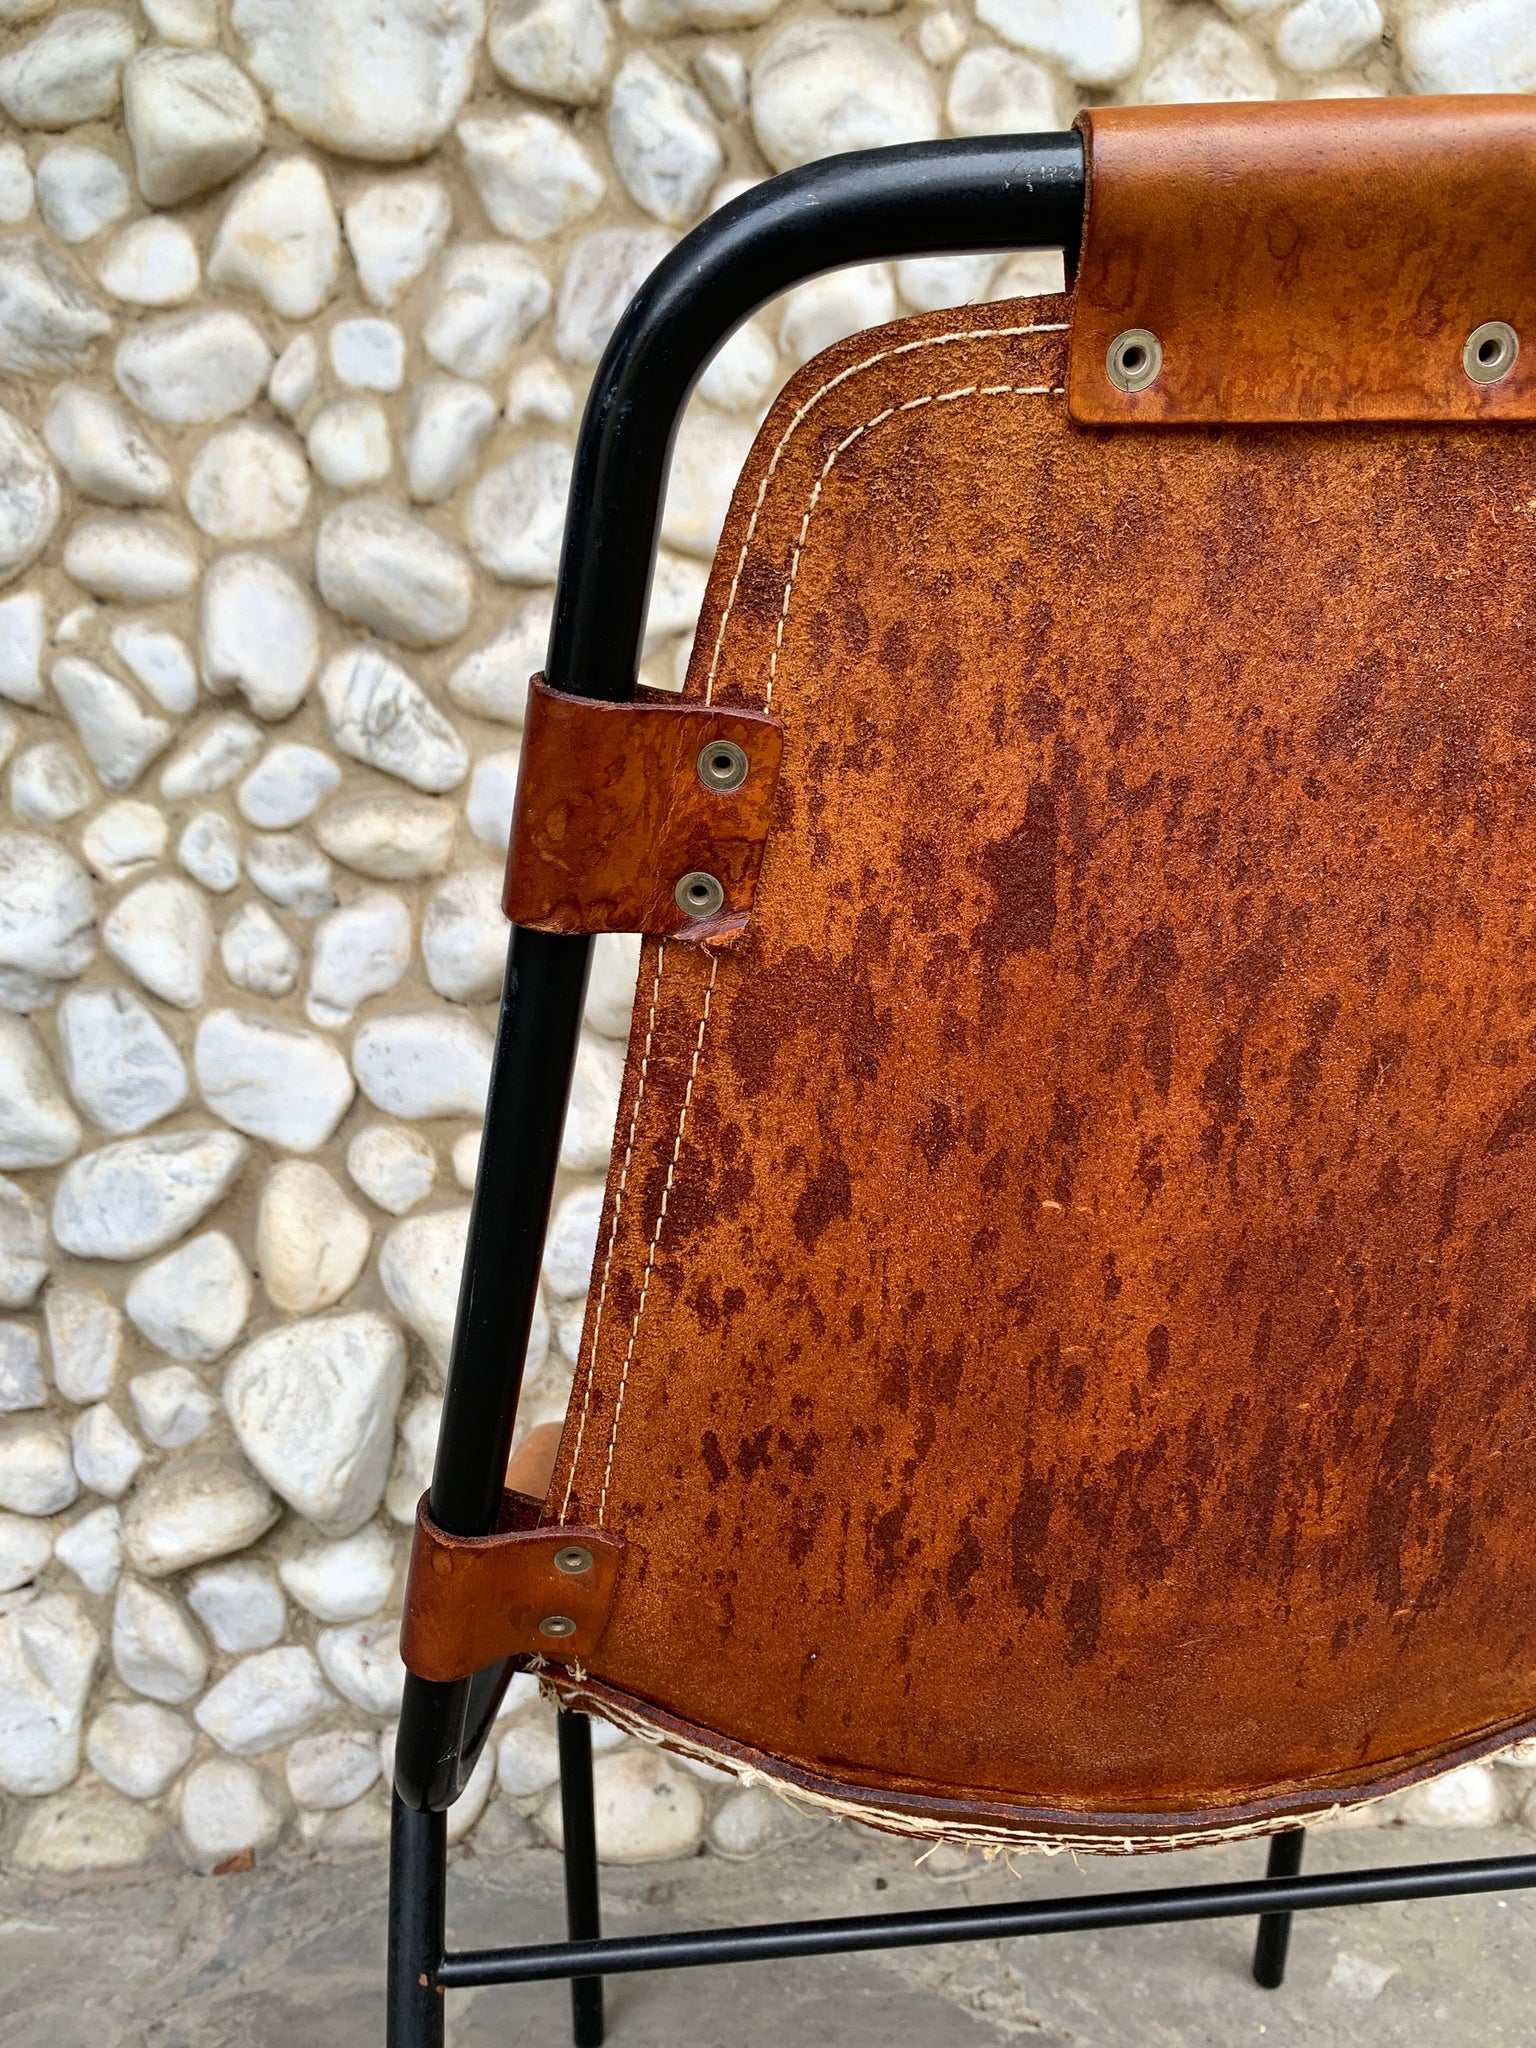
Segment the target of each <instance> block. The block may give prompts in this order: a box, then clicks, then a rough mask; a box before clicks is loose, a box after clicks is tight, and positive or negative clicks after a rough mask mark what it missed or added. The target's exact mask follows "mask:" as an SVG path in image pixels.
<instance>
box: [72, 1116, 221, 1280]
mask: <svg viewBox="0 0 1536 2048" xmlns="http://www.w3.org/2000/svg"><path fill="white" fill-rule="evenodd" d="M248 1150H249V1147H248V1146H247V1145H246V1143H245V1140H244V1139H243V1138H237V1137H236V1136H235V1135H234V1133H233V1132H232V1131H175V1132H171V1133H168V1134H167V1135H165V1136H163V1137H154V1138H126V1139H123V1140H122V1141H121V1142H120V1143H118V1144H115V1145H106V1146H103V1147H102V1149H101V1150H100V1151H99V1152H90V1153H87V1154H86V1156H85V1157H84V1158H83V1159H77V1160H75V1161H74V1162H73V1164H72V1165H70V1166H68V1167H66V1168H65V1171H64V1177H63V1179H62V1180H61V1181H60V1182H59V1186H58V1191H57V1193H56V1194H55V1196H54V1201H53V1234H54V1236H55V1237H56V1238H57V1239H58V1242H59V1244H60V1246H61V1248H62V1249H63V1250H64V1251H66V1252H72V1253H73V1254H74V1255H75V1257H76V1258H82V1259H142V1258H147V1257H148V1256H149V1255H150V1254H151V1253H152V1252H158V1251H163V1250H164V1249H165V1247H166V1246H167V1245H170V1244H174V1243H175V1242H176V1240H177V1239H178V1238H179V1237H184V1236H185V1235H186V1233H187V1232H188V1231H189V1230H190V1229H191V1228H192V1227H193V1225H194V1224H195V1223H197V1222H198V1221H200V1219H201V1218H202V1217H203V1216H204V1215H205V1214H206V1213H207V1211H208V1210H209V1209H211V1208H212V1207H213V1205H214V1203H215V1202H217V1201H218V1200H219V1199H220V1198H221V1197H222V1196H223V1195H224V1194H225V1193H226V1191H227V1190H228V1188H229V1184H230V1182H231V1181H232V1180H233V1179H234V1177H235V1174H236V1173H237V1172H238V1171H239V1168H240V1166H241V1164H242V1162H243V1161H244V1159H245V1155H246V1153H247V1151H248Z"/></svg>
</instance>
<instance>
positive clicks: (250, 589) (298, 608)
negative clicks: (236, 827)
mask: <svg viewBox="0 0 1536 2048" xmlns="http://www.w3.org/2000/svg"><path fill="white" fill-rule="evenodd" d="M319 661H320V629H319V623H318V621H317V620H316V617H315V608H314V606H313V604H312V603H311V602H310V597H309V593H308V591H307V590H306V589H305V588H304V587H303V585H302V584H300V583H299V581H298V580H297V578H296V577H295V576H294V575H293V573H292V571H291V570H289V569H287V568H286V567H285V566H284V565H283V564H282V563H281V562H278V561H275V560H273V559H272V557H271V556H269V555H256V554H234V555H222V556H220V558H219V560H218V561H216V562H215V563H213V565H212V566H211V567H210V568H209V570H208V572H207V574H206V575H205V576H204V578H203V669H204V673H205V674H206V676H207V678H208V686H209V688H210V689H214V690H227V689H229V688H230V687H231V686H233V687H234V688H236V689H238V690H239V691H240V693H241V694H242V696H243V697H244V698H245V700H246V702H247V703H248V704H249V705H250V707H251V709H252V710H253V711H254V712H255V714H256V716H257V717H258V718H266V719H279V718H286V717H287V716H288V714H289V713H290V712H291V711H295V710H297V709H298V707H299V705H300V704H301V703H302V702H303V701H304V697H305V694H306V692H307V691H308V689H309V686H310V684H311V683H312V682H313V680H314V676H315V670H316V668H317V667H318V666H319ZM249 815H250V814H249V813H247V816H249ZM301 815H302V813H301ZM252 822H253V823H254V824H260V823H262V822H263V820H261V819H259V818H255V819H252ZM279 822H282V823H294V822H296V820H293V819H284V820H281V821H279Z"/></svg>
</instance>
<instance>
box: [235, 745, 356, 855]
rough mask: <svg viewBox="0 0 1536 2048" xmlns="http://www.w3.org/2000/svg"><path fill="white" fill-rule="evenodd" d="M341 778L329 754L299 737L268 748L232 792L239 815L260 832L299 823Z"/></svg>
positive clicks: (281, 828) (273, 830)
mask: <svg viewBox="0 0 1536 2048" xmlns="http://www.w3.org/2000/svg"><path fill="white" fill-rule="evenodd" d="M340 780H341V770H340V769H339V768H338V767H337V765H336V763H335V762H334V761H333V760H332V759H331V757H330V755H329V754H322V753H321V752H320V749H319V748H318V747H309V746H305V745H304V744H303V742H302V741H299V740H283V741H282V742H280V743H279V744H278V745H277V746H275V747H269V748H268V749H267V751H266V753H265V754H263V755H262V757H261V759H260V760H259V761H258V762H257V763H256V766H255V767H254V768H253V769H252V770H251V772H250V774H249V775H247V776H246V778H245V780H244V782H242V783H241V785H240V787H239V789H238V790H237V791H236V793H235V801H236V802H237V803H238V804H239V806H240V813H241V816H242V817H245V818H248V819H249V820H250V822H251V823H252V824H253V825H259V826H260V827H261V828H262V830H263V831H266V832H278V831H282V830H283V829H284V828H285V827H287V826H289V825H299V824H302V823H303V821H304V819H306V818H307V817H309V815H310V814H311V812H312V811H313V810H314V809H315V807H316V805H317V804H319V803H320V802H321V800H322V799H323V798H324V797H327V796H329V795H330V793H331V791H332V790H333V789H334V788H335V787H336V785H337V784H338V783H339V782H340Z"/></svg>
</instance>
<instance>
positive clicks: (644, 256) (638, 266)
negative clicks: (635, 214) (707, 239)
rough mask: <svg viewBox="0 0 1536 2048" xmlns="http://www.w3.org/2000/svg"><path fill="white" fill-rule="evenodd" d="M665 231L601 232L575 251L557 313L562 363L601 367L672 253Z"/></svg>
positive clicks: (587, 237)
mask: <svg viewBox="0 0 1536 2048" xmlns="http://www.w3.org/2000/svg"><path fill="white" fill-rule="evenodd" d="M672 241H673V238H672V236H671V235H669V234H668V233H667V232H666V230H665V229H664V228H599V229H597V230H596V232H595V233H593V234H590V235H583V236H582V237H581V239H580V240H579V241H578V242H577V243H576V244H575V246H574V247H573V248H572V250H571V253H570V256H569V258H568V259H567V262H566V266H565V272H564V275H563V276H562V277H561V280H560V296H559V300H558V302H557V304H556V307H555V347H556V349H557V350H558V352H559V354H560V357H561V359H562V360H563V361H564V362H567V363H574V364H576V365H578V366H579V367H585V366H586V365H587V364H589V363H595V362H596V361H597V359H598V357H599V356H600V355H601V354H602V352H603V349H604V347H605V346H606V344H607V341H608V337H609V335H610V334H611V333H612V332H613V329H614V327H615V325H616V324H617V322H618V318H619V315H620V314H621V313H622V312H623V311H624V308H625V307H626V306H627V305H628V304H629V302H630V300H631V299H632V298H633V297H634V295H635V293H636V292H637V291H638V290H639V289H640V287H641V285H642V284H644V282H645V280H646V278H647V277H649V276H650V274H651V272H652V271H653V270H654V269H655V268H656V265H657V264H658V263H659V262H660V261H661V259H662V257H663V256H665V255H666V253H667V251H668V250H669V249H670V248H671V247H672Z"/></svg>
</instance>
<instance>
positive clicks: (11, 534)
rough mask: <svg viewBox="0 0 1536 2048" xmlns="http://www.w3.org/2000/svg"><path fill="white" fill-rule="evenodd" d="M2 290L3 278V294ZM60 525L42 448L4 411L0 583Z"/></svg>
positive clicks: (55, 487) (0, 418)
mask: <svg viewBox="0 0 1536 2048" xmlns="http://www.w3.org/2000/svg"><path fill="white" fill-rule="evenodd" d="M3 290H4V281H3V276H0V295H3ZM3 318H4V311H3V296H0V320H3ZM58 520H59V480H58V478H57V476H55V474H54V470H53V464H52V463H51V462H50V461H49V460H48V457H47V454H46V453H45V451H44V448H43V444H42V443H41V442H40V441H39V440H38V438H37V436H36V435H35V434H34V433H32V432H31V430H30V429H29V428H27V427H24V426H23V425H22V424H21V422H20V421H19V420H16V419H13V418H12V417H11V415H10V414H9V413H8V412H0V579H4V578H6V577H9V576H14V575H15V573H16V571H17V570H18V569H23V568H25V567H26V565H27V563H28V562H30V561H31V560H32V557H33V556H34V555H35V554H37V552H38V550H39V549H40V548H41V547H42V546H43V545H44V544H45V542H46V541H47V539H48V537H49V535H50V534H51V533H52V532H53V529H54V527H55V526H56V525H57V524H58ZM66 566H67V558H66Z"/></svg>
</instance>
